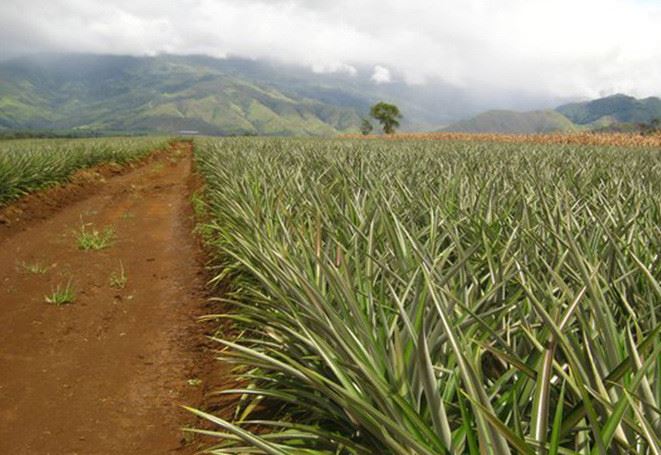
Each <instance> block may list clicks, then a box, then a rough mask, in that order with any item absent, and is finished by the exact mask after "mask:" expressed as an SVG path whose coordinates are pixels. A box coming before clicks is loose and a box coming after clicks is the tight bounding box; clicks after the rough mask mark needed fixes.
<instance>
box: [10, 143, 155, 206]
mask: <svg viewBox="0 0 661 455" xmlns="http://www.w3.org/2000/svg"><path fill="white" fill-rule="evenodd" d="M166 143H167V139H165V138H151V137H145V138H104V139H34V140H32V139H27V140H7V141H0V206H1V205H3V204H6V203H8V202H10V201H12V200H14V199H17V198H19V197H20V196H22V195H25V194H27V193H29V192H32V191H35V190H38V189H41V188H45V187H48V186H51V185H54V184H56V183H60V182H62V181H65V180H66V179H68V178H69V177H70V176H71V175H72V174H73V173H74V172H75V171H77V170H79V169H84V168H88V167H91V166H95V165H97V164H100V163H107V162H114V163H118V164H124V163H126V162H128V161H131V160H134V159H137V158H140V157H142V156H145V155H146V154H147V153H149V152H150V151H152V150H154V148H156V147H160V146H162V145H165V144H166Z"/></svg>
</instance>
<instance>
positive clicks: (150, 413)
mask: <svg viewBox="0 0 661 455" xmlns="http://www.w3.org/2000/svg"><path fill="white" fill-rule="evenodd" d="M190 176H191V150H190V144H186V143H181V144H178V145H177V146H176V147H175V148H174V150H171V151H170V153H167V154H163V155H162V156H161V157H160V158H159V159H156V160H154V161H152V162H150V163H148V164H146V165H144V166H142V167H140V168H137V169H135V170H133V171H131V172H129V173H128V174H125V175H120V176H115V177H111V178H108V179H107V180H106V181H105V182H104V183H103V185H102V187H101V188H99V189H98V190H97V191H95V194H94V195H92V196H90V197H89V198H87V199H84V200H82V201H78V202H75V203H72V204H71V205H68V206H66V207H64V208H60V209H58V211H57V212H56V213H54V214H53V216H51V217H49V218H47V219H45V220H39V221H38V222H34V223H31V224H30V225H29V226H28V227H27V228H26V229H24V230H21V231H20V232H15V233H12V234H11V235H9V236H5V237H2V238H0V453H2V454H5V453H6V454H15V455H16V454H40V455H45V454H81V455H83V454H85V455H87V454H164V453H173V452H174V453H190V452H192V449H191V448H190V447H183V442H182V433H181V432H180V431H179V428H180V427H182V426H184V425H186V424H189V423H191V422H192V421H193V419H192V418H191V416H190V415H189V414H188V413H186V412H185V411H183V410H181V409H180V407H179V405H180V404H188V405H194V406H195V405H197V404H198V403H200V402H201V400H202V392H201V391H202V390H203V388H204V380H205V377H204V375H205V374H206V373H205V372H207V371H208V370H209V366H208V362H211V361H212V360H211V359H212V356H211V355H209V354H208V353H205V352H204V350H205V349H206V348H205V342H204V336H205V331H206V330H207V328H205V327H204V326H202V325H201V324H199V323H198V322H197V321H196V318H197V317H198V316H200V315H202V314H205V313H206V312H207V311H208V308H207V299H206V297H205V293H204V284H205V275H204V268H203V266H202V264H201V258H202V257H203V254H202V252H201V251H200V248H199V245H198V243H197V242H196V240H195V239H194V237H193V235H192V234H191V230H192V219H191V208H190V194H189V187H188V183H189V180H190ZM83 226H84V229H85V232H87V233H90V232H92V231H94V230H98V231H101V232H103V231H104V230H106V229H107V232H108V233H112V241H111V243H110V245H109V246H107V247H106V248H103V249H100V250H90V251H84V250H81V249H79V240H80V232H81V230H82V229H83ZM69 283H70V285H71V289H73V292H74V293H75V297H74V301H73V303H70V304H63V305H55V304H52V303H47V302H46V298H45V297H46V296H50V297H53V293H54V291H57V289H58V287H59V290H60V291H63V290H64V289H65V288H66V287H67V285H68V284H69ZM60 294H63V292H60Z"/></svg>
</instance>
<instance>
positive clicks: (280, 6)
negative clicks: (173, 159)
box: [0, 0, 661, 97]
mask: <svg viewBox="0 0 661 455" xmlns="http://www.w3.org/2000/svg"><path fill="white" fill-rule="evenodd" d="M37 51H77V52H96V53H113V54H133V55H144V54H150V55H153V54H157V53H163V52H167V53H177V54H189V53H202V54H208V55H212V56H216V57H223V56H227V55H237V56H243V57H249V58H273V59H277V60H282V61H285V62H289V63H302V64H304V65H306V66H309V67H312V68H314V69H315V70H316V71H346V72H349V73H351V72H353V71H354V70H355V66H356V65H370V66H371V67H372V68H373V75H372V80H373V81H374V82H375V83H388V82H390V81H392V80H393V79H394V78H404V79H405V80H406V81H407V82H409V83H424V82H425V81H428V80H430V79H440V80H443V81H445V82H449V83H451V84H455V85H458V86H462V87H465V88H468V89H470V88H472V87H475V88H480V89H481V90H484V89H487V90H489V89H493V90H496V91H497V90H503V91H504V90H527V91H530V92H537V93H543V94H547V95H554V96H586V97H587V96H589V97H595V96H599V95H605V94H611V93H615V92H625V93H629V94H633V95H637V96H648V95H661V0H436V1H433V0H378V1H377V0H362V1H361V0H289V1H284V0H270V1H266V0H0V55H1V56H3V57H7V56H12V55H16V54H21V53H28V52H37Z"/></svg>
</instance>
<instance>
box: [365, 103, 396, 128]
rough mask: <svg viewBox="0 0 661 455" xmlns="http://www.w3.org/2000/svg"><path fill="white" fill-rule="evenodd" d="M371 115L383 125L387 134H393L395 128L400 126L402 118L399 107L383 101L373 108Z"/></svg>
mask: <svg viewBox="0 0 661 455" xmlns="http://www.w3.org/2000/svg"><path fill="white" fill-rule="evenodd" d="M370 115H371V116H372V117H374V118H375V119H376V120H378V121H379V123H381V126H382V127H383V132H384V133H386V134H393V133H394V132H395V128H397V127H398V126H399V121H398V120H399V119H400V118H402V114H400V112H399V108H398V107H397V106H395V105H394V104H388V103H384V102H383V101H382V102H380V103H377V104H375V105H374V106H372V109H371V110H370Z"/></svg>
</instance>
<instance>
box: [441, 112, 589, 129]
mask: <svg viewBox="0 0 661 455" xmlns="http://www.w3.org/2000/svg"><path fill="white" fill-rule="evenodd" d="M575 130H576V126H575V125H574V124H573V123H572V122H571V120H569V119H568V118H567V117H565V116H564V115H562V114H560V113H559V112H556V111H552V110H545V111H532V112H515V111H506V110H494V111H488V112H484V113H483V114H479V115H476V116H475V117H473V118H471V119H468V120H462V121H460V122H457V123H454V124H452V125H450V126H449V127H447V128H445V129H444V131H459V132H466V133H508V134H534V133H553V132H569V131H575Z"/></svg>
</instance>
